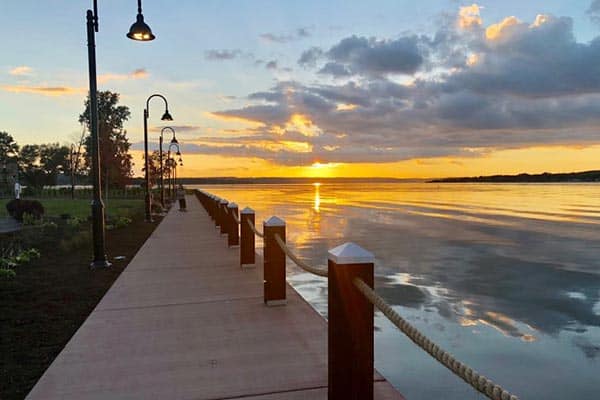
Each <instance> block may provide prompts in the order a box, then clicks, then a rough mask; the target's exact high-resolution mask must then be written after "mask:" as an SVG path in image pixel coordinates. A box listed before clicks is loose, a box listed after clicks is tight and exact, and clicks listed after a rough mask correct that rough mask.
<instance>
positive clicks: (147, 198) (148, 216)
mask: <svg viewBox="0 0 600 400" xmlns="http://www.w3.org/2000/svg"><path fill="white" fill-rule="evenodd" d="M138 17H139V15H138ZM154 97H160V98H161V99H163V101H164V102H165V113H164V114H163V116H162V117H161V118H160V119H161V121H173V117H172V116H171V114H169V103H168V102H167V99H166V98H165V96H163V95H162V94H158V93H156V94H153V95H152V96H150V97H148V99H147V100H146V108H144V180H145V181H146V195H145V197H144V202H145V206H146V222H152V209H151V204H150V175H149V174H148V117H149V116H150V114H149V113H148V107H149V106H150V100H151V99H152V98H154Z"/></svg>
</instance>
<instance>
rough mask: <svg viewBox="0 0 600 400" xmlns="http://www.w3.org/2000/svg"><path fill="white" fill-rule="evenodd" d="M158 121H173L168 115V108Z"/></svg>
mask: <svg viewBox="0 0 600 400" xmlns="http://www.w3.org/2000/svg"><path fill="white" fill-rule="evenodd" d="M160 120H161V121H173V117H172V116H171V114H169V109H168V108H167V109H166V110H165V113H164V114H163V116H162V117H161V118H160Z"/></svg>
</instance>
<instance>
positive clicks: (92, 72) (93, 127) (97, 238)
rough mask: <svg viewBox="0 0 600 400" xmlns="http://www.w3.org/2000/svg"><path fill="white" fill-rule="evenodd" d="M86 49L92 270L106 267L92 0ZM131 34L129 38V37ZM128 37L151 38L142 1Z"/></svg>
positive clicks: (95, 4) (95, 8)
mask: <svg viewBox="0 0 600 400" xmlns="http://www.w3.org/2000/svg"><path fill="white" fill-rule="evenodd" d="M86 17H87V46H88V66H89V77H90V102H89V105H90V136H91V145H92V149H91V153H92V154H91V157H92V170H91V172H92V185H93V188H94V190H93V198H92V237H93V242H94V259H93V261H92V265H91V266H92V268H97V267H109V266H110V263H109V262H108V260H107V258H106V250H105V246H104V204H103V203H102V192H101V183H100V146H99V140H98V88H97V80H96V32H98V1H97V0H94V2H93V10H87V13H86ZM130 35H131V36H130ZM127 36H128V37H130V38H132V39H135V40H141V41H148V40H152V39H154V35H152V32H151V31H150V28H149V27H148V25H146V24H145V23H144V17H143V15H142V1H141V0H138V15H137V21H136V22H135V23H134V24H133V25H132V26H131V28H130V30H129V33H128V34H127Z"/></svg>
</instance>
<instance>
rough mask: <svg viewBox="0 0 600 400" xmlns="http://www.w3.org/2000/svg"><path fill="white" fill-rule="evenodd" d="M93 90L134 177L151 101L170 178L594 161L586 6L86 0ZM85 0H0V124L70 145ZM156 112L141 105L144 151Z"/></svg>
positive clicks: (420, 173)
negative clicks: (140, 19) (143, 36)
mask: <svg viewBox="0 0 600 400" xmlns="http://www.w3.org/2000/svg"><path fill="white" fill-rule="evenodd" d="M99 3H100V4H99V23H100V31H99V32H98V34H97V39H96V40H97V68H98V76H99V80H98V84H99V89H100V90H111V91H115V92H118V93H120V94H121V98H120V100H121V104H123V105H127V106H128V107H129V108H130V110H131V119H130V120H129V121H128V122H127V123H126V125H125V127H126V130H127V136H128V138H129V140H130V142H131V143H132V148H133V152H134V162H135V173H136V175H137V174H139V173H140V167H141V165H142V164H143V162H142V155H141V149H143V119H142V115H143V109H144V106H145V103H146V99H147V98H148V97H149V96H150V95H152V94H154V93H160V94H163V95H164V96H166V97H167V99H168V101H169V108H170V111H171V114H172V115H173V117H174V121H172V122H170V123H169V124H168V126H172V127H173V128H174V129H175V131H176V133H177V138H178V140H179V142H180V143H181V144H182V149H181V150H182V153H183V159H184V167H182V168H181V169H180V170H179V175H180V176H239V177H258V176H294V177H295V176H307V177H336V176H337V177H341V176H344V177H368V176H377V177H397V178H428V177H445V176H472V175H488V174H496V173H520V172H530V173H540V172H567V171H578V170H591V169H598V160H600V140H599V137H600V136H599V135H600V129H598V128H600V36H599V35H600V0H595V1H592V0H585V1H584V0H581V1H580V0H570V1H565V0H561V1H558V0H545V1H537V0H528V1H522V0H520V1H515V0H505V1H502V2H499V1H479V2H477V3H473V2H459V1H454V0H428V1H426V2H414V1H404V0H389V1H374V0H373V1H369V2H364V1H362V2H355V1H337V0H336V1H322V0H321V1H313V0H305V1H302V2H296V1H293V2H292V1H276V0H271V1H261V0H252V1H250V0H245V1H241V0H230V1H222V0H221V1H209V0H203V1H196V0H179V1H177V2H172V1H167V0H145V1H143V12H144V16H145V20H146V22H147V23H148V25H150V27H151V28H152V30H153V32H154V34H155V35H156V40H154V41H152V42H145V43H141V42H134V41H131V40H129V39H127V38H126V37H125V34H126V33H127V31H128V29H129V26H130V25H131V24H132V23H133V22H134V21H135V14H136V2H135V1H134V0H127V1H125V0H100V1H99ZM91 4H92V2H91V0H90V1H82V0H77V1H76V0H45V1H43V2H40V1H37V0H21V1H19V2H9V1H1V2H0V37H1V38H2V39H1V42H0V43H1V44H0V46H1V48H2V56H1V57H0V131H7V132H8V133H9V134H11V135H12V136H13V137H14V138H15V139H16V141H17V142H18V143H19V144H21V145H23V144H28V143H48V142H59V143H64V144H69V143H71V142H73V141H75V140H76V138H77V137H78V136H79V135H80V134H81V131H82V127H81V126H80V125H79V123H78V115H79V114H80V113H81V112H82V111H83V101H84V98H85V97H86V95H87V88H88V75H87V74H88V69H87V68H88V66H87V47H86V34H85V32H86V30H85V12H86V9H87V8H89V7H91ZM163 111H164V105H163V104H162V103H161V101H160V100H159V99H156V98H155V99H153V100H152V101H151V103H150V107H149V112H150V120H149V126H150V142H151V144H150V146H151V148H156V147H157V145H158V136H159V132H160V130H161V128H162V127H164V126H167V125H166V124H164V123H163V122H162V121H160V116H161V115H162V113H163Z"/></svg>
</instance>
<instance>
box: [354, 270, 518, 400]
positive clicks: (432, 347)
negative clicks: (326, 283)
mask: <svg viewBox="0 0 600 400" xmlns="http://www.w3.org/2000/svg"><path fill="white" fill-rule="evenodd" d="M354 285H355V286H356V287H357V288H358V290H359V291H360V292H361V293H362V294H363V295H364V296H365V297H366V298H367V299H368V300H369V301H370V302H371V303H373V305H374V306H375V307H377V308H378V309H379V310H380V311H381V312H382V313H383V314H384V315H385V316H386V317H388V319H389V320H390V321H391V322H392V323H393V324H394V325H396V326H397V327H398V329H400V331H401V332H402V333H404V334H405V335H406V336H408V338H409V339H410V340H412V341H413V342H414V343H415V344H416V345H418V346H419V347H421V348H422V349H423V350H425V351H426V352H427V353H429V354H430V355H431V356H432V357H433V358H435V359H436V360H438V361H439V362H440V363H442V364H443V365H444V366H445V367H446V368H448V369H449V370H450V371H452V372H454V373H455V374H456V375H458V376H459V377H460V378H462V379H463V380H464V381H465V382H467V383H468V384H469V385H471V386H473V387H474V388H475V389H476V390H478V391H479V392H481V393H483V394H484V395H486V396H487V397H489V398H490V399H492V400H519V398H518V397H517V396H515V395H512V394H510V393H509V392H508V391H506V390H504V389H503V388H502V387H501V386H500V385H497V384H495V383H494V382H492V381H491V380H490V379H488V378H487V377H485V376H483V375H481V374H479V373H478V372H477V371H474V370H473V369H472V368H471V367H469V366H468V365H466V364H463V363H462V362H460V361H458V360H457V359H455V358H454V357H453V356H452V355H451V354H450V353H448V352H447V351H446V350H444V349H442V348H441V347H440V346H438V345H437V344H435V343H433V342H432V341H431V340H429V339H428V338H427V337H426V336H425V335H423V334H422V333H421V332H419V331H418V330H417V328H415V327H414V326H412V325H411V324H410V323H408V322H407V321H406V320H405V319H404V318H402V317H401V316H400V314H398V313H397V312H396V311H394V309H393V308H392V307H391V306H390V305H389V304H388V303H387V302H386V301H385V300H384V299H383V298H381V297H380V296H379V295H378V294H377V293H375V291H374V290H373V289H371V288H370V287H369V285H367V284H366V283H365V282H364V281H363V280H362V279H358V278H356V279H354Z"/></svg>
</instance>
